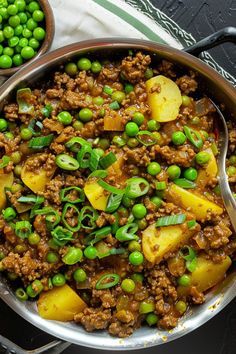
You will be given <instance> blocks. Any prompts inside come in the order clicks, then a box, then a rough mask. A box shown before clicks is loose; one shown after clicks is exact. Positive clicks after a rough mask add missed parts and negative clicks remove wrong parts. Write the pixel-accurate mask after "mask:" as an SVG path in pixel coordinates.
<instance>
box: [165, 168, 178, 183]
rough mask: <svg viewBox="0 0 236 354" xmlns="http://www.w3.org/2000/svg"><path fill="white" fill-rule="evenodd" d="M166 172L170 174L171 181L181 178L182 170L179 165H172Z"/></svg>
mask: <svg viewBox="0 0 236 354" xmlns="http://www.w3.org/2000/svg"><path fill="white" fill-rule="evenodd" d="M166 172H167V174H168V177H169V179H171V180H174V179H176V178H179V176H180V174H181V169H180V167H179V166H177V165H171V166H169V167H168V168H167V170H166Z"/></svg>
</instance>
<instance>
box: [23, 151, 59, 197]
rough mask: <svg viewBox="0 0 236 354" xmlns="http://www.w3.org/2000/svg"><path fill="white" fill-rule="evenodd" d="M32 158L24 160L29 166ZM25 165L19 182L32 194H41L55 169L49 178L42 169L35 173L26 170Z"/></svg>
mask: <svg viewBox="0 0 236 354" xmlns="http://www.w3.org/2000/svg"><path fill="white" fill-rule="evenodd" d="M33 158H34V157H29V158H28V159H27V160H26V163H27V164H30V160H32V159H33ZM26 163H25V165H24V166H23V168H22V171H21V180H22V181H23V182H24V184H25V185H26V186H27V187H28V188H29V189H31V190H32V191H33V192H34V193H38V192H43V191H44V189H45V186H46V184H47V183H48V182H50V180H51V178H52V176H53V174H54V172H55V170H56V167H55V169H54V171H53V173H52V174H51V175H50V176H47V171H46V170H44V169H43V168H41V169H39V170H37V171H28V170H26V167H25V166H26Z"/></svg>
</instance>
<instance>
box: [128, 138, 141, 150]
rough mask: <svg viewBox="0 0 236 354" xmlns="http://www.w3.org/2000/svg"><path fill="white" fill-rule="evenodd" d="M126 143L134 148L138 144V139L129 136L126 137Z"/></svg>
mask: <svg viewBox="0 0 236 354" xmlns="http://www.w3.org/2000/svg"><path fill="white" fill-rule="evenodd" d="M127 145H128V146H129V147H130V148H135V147H137V146H138V145H139V141H138V140H137V139H135V138H130V139H128V141H127Z"/></svg>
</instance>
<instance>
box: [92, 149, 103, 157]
mask: <svg viewBox="0 0 236 354" xmlns="http://www.w3.org/2000/svg"><path fill="white" fill-rule="evenodd" d="M93 150H94V152H96V153H97V154H98V155H99V156H100V157H102V156H104V150H103V149H100V148H96V149H93Z"/></svg>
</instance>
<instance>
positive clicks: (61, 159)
mask: <svg viewBox="0 0 236 354" xmlns="http://www.w3.org/2000/svg"><path fill="white" fill-rule="evenodd" d="M55 162H56V164H57V166H58V167H60V168H62V169H63V170H66V171H75V170H78V168H79V162H78V161H77V160H76V159H74V158H73V157H71V156H70V155H67V154H60V155H57V157H56V160H55Z"/></svg>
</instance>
